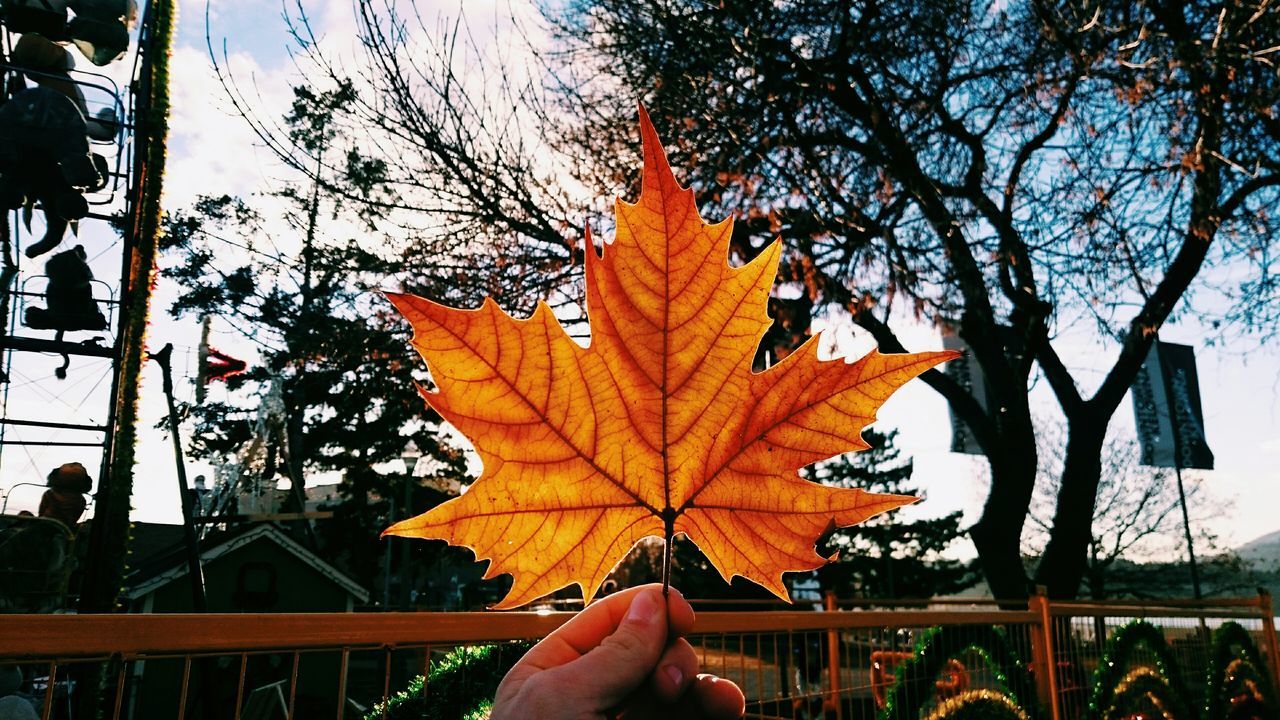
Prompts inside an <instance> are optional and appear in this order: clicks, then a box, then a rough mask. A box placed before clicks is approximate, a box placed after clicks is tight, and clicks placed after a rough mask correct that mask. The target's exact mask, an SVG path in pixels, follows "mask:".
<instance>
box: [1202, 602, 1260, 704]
mask: <svg viewBox="0 0 1280 720" xmlns="http://www.w3.org/2000/svg"><path fill="white" fill-rule="evenodd" d="M1266 667H1267V666H1266V665H1265V664H1263V661H1262V656H1261V654H1260V653H1259V652H1258V646H1257V645H1255V644H1254V642H1253V638H1252V637H1251V636H1250V635H1249V631H1248V630H1245V629H1244V628H1243V627H1242V626H1241V625H1240V624H1239V623H1235V622H1228V623H1225V624H1224V625H1223V626H1222V627H1220V628H1218V629H1217V630H1216V631H1215V632H1214V633H1213V649H1212V651H1211V653H1210V655H1209V668H1208V672H1207V674H1206V677H1205V705H1204V717H1205V720H1227V718H1231V717H1239V715H1235V714H1233V713H1238V712H1240V710H1241V709H1242V708H1241V707H1240V706H1237V705H1236V704H1235V703H1233V702H1232V699H1233V698H1236V697H1240V696H1242V695H1243V696H1245V697H1246V699H1245V700H1244V702H1243V703H1242V704H1241V705H1247V708H1243V709H1245V711H1246V712H1251V713H1253V715H1252V716H1253V717H1275V711H1274V710H1273V709H1272V708H1274V707H1275V705H1276V702H1275V697H1276V696H1275V688H1273V687H1272V686H1271V679H1270V677H1269V675H1268V674H1267V672H1266ZM1251 686H1252V687H1251ZM1255 689H1256V690H1255ZM1245 717H1248V715H1245Z"/></svg>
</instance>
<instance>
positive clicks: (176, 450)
mask: <svg viewBox="0 0 1280 720" xmlns="http://www.w3.org/2000/svg"><path fill="white" fill-rule="evenodd" d="M147 356H148V357H149V358H150V359H152V360H155V361H156V362H157V363H158V364H159V365H160V371H161V373H162V374H163V376H164V397H165V400H166V401H167V402H168V403H169V434H171V435H172V436H173V456H174V461H175V462H176V463H177V468H178V497H179V498H181V499H182V535H183V539H184V540H185V541H186V546H187V574H188V575H190V576H191V605H192V608H193V609H194V610H195V611H196V612H205V611H207V610H208V607H207V604H206V603H205V594H204V572H203V571H202V570H201V569H200V549H199V547H198V546H197V544H196V526H195V522H194V518H195V513H194V512H192V508H191V493H190V491H189V490H188V489H187V466H186V463H185V462H184V461H183V457H182V438H181V436H179V435H178V409H177V408H176V407H175V405H174V402H173V372H172V370H171V368H170V364H169V360H170V359H171V358H172V357H173V343H167V344H165V346H164V349H162V350H161V351H160V352H154V353H148V354H147Z"/></svg>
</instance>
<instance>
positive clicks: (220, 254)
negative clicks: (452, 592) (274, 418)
mask: <svg viewBox="0 0 1280 720" xmlns="http://www.w3.org/2000/svg"><path fill="white" fill-rule="evenodd" d="M296 98H297V99H296V102H295V103H294V105H293V108H292V110H291V112H290V113H289V114H288V115H287V116H286V118H285V120H286V125H287V126H288V127H289V128H290V134H289V137H290V138H291V139H292V141H293V142H295V143H297V144H298V145H299V146H300V147H303V148H305V149H306V150H307V151H309V152H312V153H314V154H316V155H317V156H323V155H325V154H332V153H337V152H340V151H341V150H342V148H341V147H340V143H341V140H342V138H341V137H340V136H339V135H338V134H337V133H336V132H334V131H333V130H332V125H331V123H330V122H329V119H330V117H331V115H332V112H333V110H334V108H335V107H338V106H340V105H341V104H342V103H343V102H344V101H345V100H344V90H343V89H341V88H339V89H338V90H335V91H333V92H329V93H312V92H310V91H308V90H306V89H301V90H298V91H297V93H296ZM258 204H260V205H263V206H269V207H271V208H272V210H271V212H270V213H268V212H266V211H259V210H258V209H257V208H255V207H254V206H252V205H250V204H249V203H247V202H245V201H244V200H241V199H238V198H233V197H229V196H222V197H206V198H202V199H200V200H199V201H198V202H196V203H195V205H194V206H193V207H192V208H190V209H188V210H185V211H182V212H178V213H175V214H173V215H172V216H171V217H170V218H169V220H168V224H167V235H166V238H165V241H164V245H163V250H164V251H165V253H166V255H167V259H168V263H167V267H166V268H165V270H164V272H165V275H166V276H167V277H168V278H170V279H171V280H173V281H175V282H176V283H177V284H178V285H179V286H180V287H181V288H182V293H181V294H180V296H179V297H178V298H177V299H176V300H175V301H174V302H173V304H172V306H171V307H170V309H169V312H170V314H171V315H173V316H174V317H176V318H181V317H205V316H214V317H217V318H219V319H220V320H219V321H218V325H219V326H220V327H229V328H230V329H231V330H233V331H235V332H236V333H238V334H239V335H241V336H242V337H243V338H245V339H247V340H248V341H250V342H251V343H252V344H253V345H254V346H256V348H257V351H258V352H257V354H258V357H257V358H256V359H254V360H253V361H251V362H250V363H249V368H248V370H247V371H246V372H244V373H242V374H240V375H235V376H232V377H231V378H229V379H228V381H227V389H228V391H229V392H228V399H227V400H226V401H223V402H212V401H211V402H205V403H190V404H185V405H184V406H183V407H182V411H183V412H184V414H185V415H186V416H187V417H188V418H189V419H191V420H193V421H194V424H195V431H194V433H193V436H192V438H191V439H190V443H189V447H190V451H191V453H192V455H193V456H194V457H197V458H204V459H210V460H214V461H217V460H224V459H229V458H231V457H233V456H234V455H235V454H236V453H237V452H239V451H241V450H242V449H243V448H245V447H246V446H247V445H249V444H250V443H252V442H254V440H255V437H256V435H257V432H256V429H255V424H256V421H257V419H258V415H259V408H260V406H261V404H262V399H263V397H264V395H266V394H267V393H268V392H269V391H270V389H271V388H272V387H273V386H278V388H279V390H280V395H281V399H282V400H283V406H284V407H283V417H284V420H283V423H282V425H283V431H284V432H282V433H280V432H277V433H275V434H274V435H273V436H272V437H270V438H268V441H267V443H266V448H265V456H266V458H265V462H264V465H265V467H263V468H261V469H260V472H261V475H262V477H263V478H264V479H266V480H268V481H270V480H272V479H273V478H275V477H285V478H288V479H289V480H290V481H291V484H292V485H293V486H294V487H295V488H300V487H302V486H304V485H305V484H306V483H307V478H309V477H312V476H313V475H315V474H317V473H333V474H340V475H341V478H342V483H341V485H340V488H339V491H340V494H341V496H342V498H343V501H342V502H341V503H340V504H339V506H338V507H337V508H334V510H335V520H334V521H333V522H331V523H327V524H326V525H325V526H324V527H322V528H321V529H320V538H319V542H316V538H313V537H309V534H310V532H311V530H310V528H309V526H308V527H307V528H306V532H305V533H303V535H304V539H306V540H308V541H312V542H313V543H315V544H318V545H319V546H320V547H318V548H317V549H319V550H321V552H322V554H324V555H326V556H328V559H329V560H330V561H331V562H334V563H335V564H337V565H338V566H339V567H340V568H342V569H343V570H345V571H347V572H348V573H350V574H351V575H352V576H353V577H355V578H356V579H357V580H359V581H361V582H362V584H364V585H366V586H367V587H372V586H374V585H376V583H375V578H376V577H377V574H378V572H379V563H380V560H381V558H382V555H383V553H382V551H383V548H382V544H381V542H380V540H379V534H380V532H381V531H382V530H383V529H385V528H386V527H387V526H388V525H389V524H390V523H391V522H392V521H393V520H396V519H399V518H403V517H406V516H407V514H408V513H407V512H406V510H405V508H404V507H403V505H404V500H403V499H404V498H405V497H406V488H405V487H404V483H405V482H407V480H406V476H405V474H404V473H402V472H398V471H397V472H393V473H380V472H378V471H377V470H375V466H377V465H379V464H381V463H385V462H387V461H391V460H395V459H397V458H398V457H400V454H401V452H402V450H403V449H404V448H405V446H406V444H407V443H408V442H409V441H410V440H412V441H413V442H414V443H416V445H417V446H418V448H420V449H421V451H422V453H423V454H424V456H426V458H427V459H428V460H429V462H428V463H427V465H429V466H431V467H432V472H433V473H434V474H436V475H438V476H440V477H441V479H451V480H454V481H461V482H465V481H466V460H465V457H464V455H463V453H462V452H461V451H460V450H459V449H457V448H455V447H453V446H452V445H451V444H450V443H449V442H448V440H447V439H446V437H445V436H444V435H443V434H442V433H441V431H440V422H441V419H440V417H439V416H438V415H436V414H435V413H434V412H432V411H430V410H429V409H428V408H427V407H426V406H425V404H424V403H423V401H422V398H421V397H419V395H418V393H417V392H415V390H414V383H415V382H420V383H424V384H428V378H427V377H426V373H425V372H424V368H423V366H422V363H421V362H420V361H419V360H418V358H417V357H416V356H415V354H414V352H413V350H412V349H411V347H410V345H409V338H410V333H409V328H408V325H407V323H405V322H404V320H403V319H401V318H400V317H399V315H398V314H397V313H396V312H395V311H394V310H393V309H392V308H391V306H390V304H389V303H387V302H386V301H385V300H384V299H383V298H382V297H381V295H380V293H379V292H378V290H379V288H381V287H387V286H394V285H395V283H394V276H395V272H396V271H397V269H398V268H400V267H401V266H402V258H400V257H399V256H398V255H397V253H396V245H395V243H394V241H393V239H390V238H378V242H377V243H376V244H375V243H371V242H369V241H368V239H367V238H368V235H366V234H365V232H364V231H369V230H373V229H375V228H376V217H375V216H373V215H371V214H370V213H369V212H368V210H367V208H363V210H364V212H362V213H356V212H352V213H347V212H346V211H345V208H344V206H343V204H342V202H341V201H340V199H337V198H335V196H334V195H333V194H331V193H326V192H321V188H320V186H319V184H318V183H317V182H316V181H315V180H307V179H305V178H304V179H303V181H302V182H301V183H299V184H286V185H285V186H284V187H283V188H281V189H279V190H276V191H274V192H272V193H270V194H269V195H267V196H265V197H264V198H262V202H261V203H258ZM357 236H360V237H357ZM362 239H363V241H362ZM397 470H398V469H397ZM447 484H448V483H444V482H442V483H437V485H438V486H446V485H447ZM410 497H411V498H412V499H413V503H412V504H413V506H412V507H410V508H409V509H408V510H409V511H411V512H414V513H420V512H423V511H425V510H426V509H427V506H429V505H432V504H435V503H438V502H439V501H440V500H441V499H442V497H443V496H442V495H441V494H440V493H435V492H430V491H427V490H426V489H425V488H416V489H413V490H412V494H411V495H410ZM390 498H395V500H396V507H397V511H396V513H395V516H394V517H393V516H392V514H391V512H390V509H391V503H390ZM302 502H303V498H302V494H301V492H300V491H299V492H294V493H292V494H291V496H290V498H289V501H288V502H287V503H286V504H285V506H284V507H285V508H286V509H289V510H299V509H301V504H302ZM299 530H303V527H302V526H299ZM428 548H430V550H428ZM438 549H439V545H438V544H432V545H429V546H428V545H426V544H423V543H414V552H415V553H417V554H419V555H421V554H422V553H424V552H435V551H438Z"/></svg>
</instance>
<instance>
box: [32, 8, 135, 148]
mask: <svg viewBox="0 0 1280 720" xmlns="http://www.w3.org/2000/svg"><path fill="white" fill-rule="evenodd" d="M9 61H10V62H11V63H12V64H14V65H16V66H17V67H19V68H22V69H23V70H25V71H27V72H26V75H27V77H29V78H31V80H32V81H33V82H34V83H36V84H37V85H39V86H40V87H46V88H49V89H50V90H55V91H57V92H60V93H62V94H63V95H66V96H67V97H68V98H69V99H70V100H71V101H72V102H74V103H75V104H76V107H77V108H78V109H79V110H80V114H81V115H83V116H84V120H85V126H86V132H87V133H88V135H89V137H90V138H92V139H94V140H99V141H103V142H105V141H109V140H112V139H114V138H115V136H116V133H117V132H118V131H119V129H120V123H119V122H118V121H117V119H116V109H115V108H114V107H104V108H102V109H100V110H99V111H98V112H97V114H95V115H93V116H91V115H90V114H89V108H88V106H87V105H86V104H85V99H84V92H83V91H82V90H81V89H80V85H79V83H76V82H75V81H73V80H72V79H71V75H70V74H69V73H70V71H71V70H74V69H75V67H76V61H75V58H74V57H73V56H72V55H71V51H70V50H67V49H66V48H65V47H63V46H61V45H59V44H57V43H55V42H53V41H52V40H50V39H48V38H46V37H44V36H43V35H37V34H36V33H28V34H26V35H23V36H22V37H20V38H18V42H17V44H16V45H14V47H13V52H12V53H10V55H9Z"/></svg>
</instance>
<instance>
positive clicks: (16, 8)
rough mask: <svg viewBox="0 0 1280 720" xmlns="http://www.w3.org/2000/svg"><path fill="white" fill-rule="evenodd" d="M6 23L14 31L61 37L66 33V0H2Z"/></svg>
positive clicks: (1, 8) (0, 11) (0, 3)
mask: <svg viewBox="0 0 1280 720" xmlns="http://www.w3.org/2000/svg"><path fill="white" fill-rule="evenodd" d="M0 13H3V15H4V24H5V26H6V27H8V28H9V32H13V33H40V34H41V35H44V36H46V37H51V38H55V39H56V38H61V37H64V36H65V34H66V27H67V3H66V0H0Z"/></svg>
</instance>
